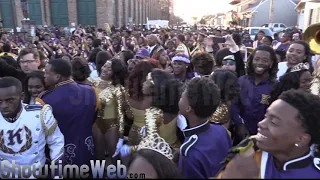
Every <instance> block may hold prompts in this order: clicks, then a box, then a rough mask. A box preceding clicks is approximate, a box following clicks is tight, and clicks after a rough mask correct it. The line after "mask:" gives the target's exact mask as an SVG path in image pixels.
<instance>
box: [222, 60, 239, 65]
mask: <svg viewBox="0 0 320 180" xmlns="http://www.w3.org/2000/svg"><path fill="white" fill-rule="evenodd" d="M222 63H223V65H230V66H232V65H235V64H236V62H235V61H234V60H223V61H222Z"/></svg>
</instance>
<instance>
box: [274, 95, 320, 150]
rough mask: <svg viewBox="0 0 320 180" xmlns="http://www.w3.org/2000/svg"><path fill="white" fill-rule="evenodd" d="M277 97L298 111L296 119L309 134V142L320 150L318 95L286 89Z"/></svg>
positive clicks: (319, 99) (319, 98) (319, 102)
mask: <svg viewBox="0 0 320 180" xmlns="http://www.w3.org/2000/svg"><path fill="white" fill-rule="evenodd" d="M279 99H281V100H283V101H285V102H287V103H288V104H290V105H291V106H293V107H294V108H296V109H297V110H298V111H299V115H298V120H300V121H301V124H302V126H303V127H304V129H305V130H306V131H307V133H308V134H309V135H310V136H311V142H310V145H311V144H316V145H317V148H318V149H317V150H318V151H320V146H319V145H320V137H319V134H320V121H319V117H320V97H319V96H317V95H313V94H311V93H308V92H305V91H302V90H288V91H286V92H284V93H282V94H281V95H280V97H279Z"/></svg>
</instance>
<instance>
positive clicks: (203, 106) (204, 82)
mask: <svg viewBox="0 0 320 180" xmlns="http://www.w3.org/2000/svg"><path fill="white" fill-rule="evenodd" d="M187 98H188V101H189V105H190V106H191V108H192V109H193V111H194V113H195V115H196V116H198V117H200V118H208V117H210V116H211V115H212V114H213V113H214V112H215V111H216V109H217V108H218V106H219V104H220V91H219V87H218V86H217V85H216V84H215V83H214V81H213V80H211V79H210V78H206V77H196V78H193V79H192V80H191V81H190V82H189V84H188V86H187Z"/></svg>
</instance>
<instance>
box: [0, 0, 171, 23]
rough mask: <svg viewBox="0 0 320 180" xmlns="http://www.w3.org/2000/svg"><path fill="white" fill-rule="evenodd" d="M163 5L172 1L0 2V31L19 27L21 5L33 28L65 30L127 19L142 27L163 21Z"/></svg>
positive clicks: (36, 0) (25, 0) (84, 0)
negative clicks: (74, 25) (66, 28)
mask: <svg viewBox="0 0 320 180" xmlns="http://www.w3.org/2000/svg"><path fill="white" fill-rule="evenodd" d="M164 1H165V2H168V3H170V4H173V3H171V1H172V0H0V12H1V13H0V18H1V21H2V25H3V28H13V27H14V26H17V27H21V26H22V24H21V21H22V20H23V18H24V15H23V14H24V13H23V8H22V4H23V3H25V4H27V5H26V6H25V7H26V8H27V9H28V13H29V16H28V17H29V18H30V20H34V21H36V25H48V26H50V25H58V26H64V27H65V26H70V24H71V23H76V24H81V25H95V26H97V27H99V28H102V27H103V24H104V23H109V24H110V25H115V26H116V27H121V26H123V25H127V24H128V23H129V19H130V17H131V18H132V20H133V24H145V23H146V22H147V18H149V20H155V19H163V17H164V16H162V13H163V11H164V10H163V8H162V9H161V8H160V6H161V5H160V4H161V3H163V2H164ZM172 8H173V7H170V8H168V10H167V12H168V13H169V12H170V10H171V9H172ZM169 14H170V13H169Z"/></svg>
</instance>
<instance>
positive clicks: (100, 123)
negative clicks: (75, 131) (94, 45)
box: [93, 52, 127, 163]
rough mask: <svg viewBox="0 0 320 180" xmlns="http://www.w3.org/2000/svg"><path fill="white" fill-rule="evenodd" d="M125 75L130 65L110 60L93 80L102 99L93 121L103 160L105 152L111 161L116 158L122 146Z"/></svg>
mask: <svg viewBox="0 0 320 180" xmlns="http://www.w3.org/2000/svg"><path fill="white" fill-rule="evenodd" d="M100 53H102V52H100ZM100 53H99V54H100ZM126 74H127V68H126V66H125V65H124V63H122V61H121V60H119V59H111V60H108V61H107V62H106V63H105V64H104V65H103V66H102V68H101V73H100V78H98V79H96V80H94V81H93V85H94V87H96V88H97V89H98V99H99V101H100V102H101V106H100V108H99V110H98V114H97V119H96V121H95V123H94V129H95V131H96V132H95V137H94V140H95V141H96V142H97V143H96V147H97V158H98V159H101V160H104V159H105V153H106V152H108V154H109V155H110V156H109V158H108V160H109V159H111V160H112V161H113V160H116V157H117V155H118V154H119V151H120V147H121V146H122V145H123V141H124V139H123V133H124V110H123V109H124V108H123V104H124V97H125V89H124V87H123V86H124V81H125V77H126ZM112 163H114V161H113V162H112Z"/></svg>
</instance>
